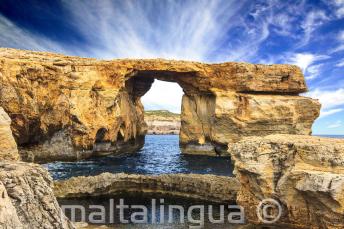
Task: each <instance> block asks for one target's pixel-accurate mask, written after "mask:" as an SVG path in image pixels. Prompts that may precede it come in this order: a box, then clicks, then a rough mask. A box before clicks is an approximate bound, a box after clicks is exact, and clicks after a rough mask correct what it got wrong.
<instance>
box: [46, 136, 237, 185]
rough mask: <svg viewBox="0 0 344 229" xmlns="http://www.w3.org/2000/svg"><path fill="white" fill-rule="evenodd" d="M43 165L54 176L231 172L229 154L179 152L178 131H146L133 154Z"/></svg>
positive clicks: (229, 174)
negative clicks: (140, 143) (138, 147)
mask: <svg viewBox="0 0 344 229" xmlns="http://www.w3.org/2000/svg"><path fill="white" fill-rule="evenodd" d="M45 167H46V168H47V169H48V170H49V172H50V173H51V175H52V177H53V178H54V179H55V180H61V179H68V178H70V177H72V176H90V175H98V174H100V173H103V172H110V173H120V172H124V173H129V174H133V173H136V174H155V175H158V174H167V173H197V174H214V175H223V176H232V175H233V173H232V172H233V167H232V165H231V161H230V158H222V157H208V156H198V155H196V156H195V155H183V154H181V153H180V149H179V136H178V135H147V136H146V142H145V145H144V147H143V148H142V149H141V150H140V151H139V152H137V153H134V154H127V155H122V156H107V157H98V158H92V159H87V160H83V161H79V162H54V163H49V164H46V165H45Z"/></svg>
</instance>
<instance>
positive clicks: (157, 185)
mask: <svg viewBox="0 0 344 229" xmlns="http://www.w3.org/2000/svg"><path fill="white" fill-rule="evenodd" d="M238 189H239V183H238V181H237V180H236V179H235V178H231V177H224V176H215V175H198V174H166V175H158V176H149V175H134V174H132V175H129V174H125V173H117V174H111V173H102V174H100V175H98V176H89V177H84V176H81V177H73V178H70V179H68V180H65V181H55V186H54V192H55V196H56V197H57V198H71V197H88V196H93V197H95V196H106V195H110V196H111V195H116V194H121V193H123V192H126V193H128V192H129V193H130V192H134V193H146V194H160V195H166V196H173V197H183V198H192V199H199V200H205V201H210V202H219V203H230V202H233V201H235V199H236V193H237V190H238Z"/></svg>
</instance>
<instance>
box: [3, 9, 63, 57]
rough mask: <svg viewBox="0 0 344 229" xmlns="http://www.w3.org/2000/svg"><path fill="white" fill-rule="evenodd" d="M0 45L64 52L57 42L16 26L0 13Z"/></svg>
mask: <svg viewBox="0 0 344 229" xmlns="http://www.w3.org/2000/svg"><path fill="white" fill-rule="evenodd" d="M0 34H1V36H0V45H1V46H3V47H15V48H22V49H32V50H36V51H55V52H65V51H66V50H65V49H64V48H62V47H61V46H60V45H59V44H58V43H57V42H54V41H52V40H51V39H49V38H47V37H44V36H42V35H38V34H34V33H32V32H30V31H27V30H25V29H23V28H20V27H18V26H16V25H15V24H14V23H12V22H11V21H9V20H8V19H7V18H5V17H4V16H3V15H1V13H0Z"/></svg>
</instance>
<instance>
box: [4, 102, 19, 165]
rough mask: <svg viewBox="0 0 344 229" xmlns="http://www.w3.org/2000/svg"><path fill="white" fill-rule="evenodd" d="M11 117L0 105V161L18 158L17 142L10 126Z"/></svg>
mask: <svg viewBox="0 0 344 229" xmlns="http://www.w3.org/2000/svg"><path fill="white" fill-rule="evenodd" d="M10 125H11V119H10V117H8V115H7V113H6V112H5V111H4V109H3V108H2V107H0V161H3V160H13V161H17V160H19V153H18V149H17V144H16V142H15V140H14V138H13V135H12V131H11V128H10Z"/></svg>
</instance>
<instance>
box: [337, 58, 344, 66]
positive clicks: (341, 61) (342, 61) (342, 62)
mask: <svg viewBox="0 0 344 229" xmlns="http://www.w3.org/2000/svg"><path fill="white" fill-rule="evenodd" d="M336 67H344V59H342V60H340V61H339V62H338V63H337V64H336Z"/></svg>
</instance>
